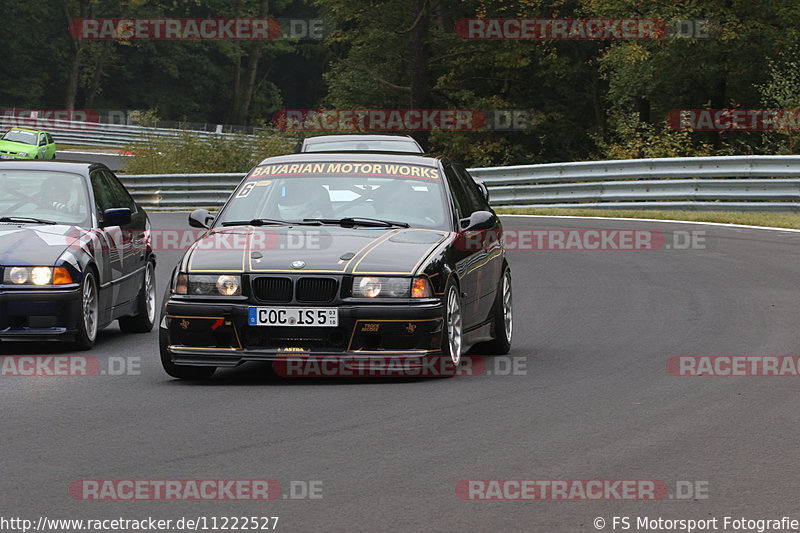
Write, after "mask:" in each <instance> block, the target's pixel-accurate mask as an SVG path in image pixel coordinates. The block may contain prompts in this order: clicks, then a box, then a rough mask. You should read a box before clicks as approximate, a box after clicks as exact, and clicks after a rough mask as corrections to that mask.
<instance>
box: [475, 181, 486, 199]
mask: <svg viewBox="0 0 800 533" xmlns="http://www.w3.org/2000/svg"><path fill="white" fill-rule="evenodd" d="M475 183H477V184H478V188H479V189H480V190H481V194H482V195H483V198H484V199H485V200H486V202H487V203H488V202H489V188H488V187H487V186H486V184H485V183H484V182H482V181H476V182H475Z"/></svg>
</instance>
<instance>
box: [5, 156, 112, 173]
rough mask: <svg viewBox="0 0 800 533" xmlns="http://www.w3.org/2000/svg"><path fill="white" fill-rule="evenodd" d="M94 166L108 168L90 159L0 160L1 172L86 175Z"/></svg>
mask: <svg viewBox="0 0 800 533" xmlns="http://www.w3.org/2000/svg"><path fill="white" fill-rule="evenodd" d="M94 168H103V169H108V167H106V166H105V165H104V164H102V163H93V162H90V161H52V160H50V161H25V160H20V159H4V160H0V172H2V171H3V170H51V171H54V172H72V173H74V174H82V175H86V174H88V173H89V171H90V170H93V169H94Z"/></svg>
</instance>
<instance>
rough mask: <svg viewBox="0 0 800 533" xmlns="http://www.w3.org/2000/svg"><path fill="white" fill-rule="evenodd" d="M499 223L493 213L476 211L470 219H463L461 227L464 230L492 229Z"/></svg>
mask: <svg viewBox="0 0 800 533" xmlns="http://www.w3.org/2000/svg"><path fill="white" fill-rule="evenodd" d="M496 222H497V218H496V217H495V216H494V213H492V212H491V211H475V212H474V213H472V214H471V215H470V217H469V218H462V219H461V227H462V228H463V229H464V230H467V231H469V230H481V229H490V228H491V227H492V226H494V225H495V223H496Z"/></svg>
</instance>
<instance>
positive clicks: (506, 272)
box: [473, 265, 514, 355]
mask: <svg viewBox="0 0 800 533" xmlns="http://www.w3.org/2000/svg"><path fill="white" fill-rule="evenodd" d="M513 303H514V302H513V298H512V291H511V269H510V268H508V265H506V266H505V267H504V268H503V275H502V277H501V278H500V286H499V287H498V290H497V298H496V299H495V301H494V309H493V311H492V314H493V315H494V333H495V339H494V340H492V341H489V342H482V343H480V344H478V345H476V346H475V349H474V350H473V351H474V352H475V353H480V354H483V355H505V354H507V353H508V351H509V350H510V349H511V336H512V334H513V332H514V320H513V316H514V309H513V307H514V306H513Z"/></svg>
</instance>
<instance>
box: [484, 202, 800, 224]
mask: <svg viewBox="0 0 800 533" xmlns="http://www.w3.org/2000/svg"><path fill="white" fill-rule="evenodd" d="M496 211H497V212H498V213H500V214H504V215H550V216H559V215H561V216H577V217H617V218H653V219H658V220H685V221H689V222H719V223H722V224H744V225H747V226H765V227H770V228H791V229H800V214H795V213H751V212H737V211H656V210H653V211H651V210H644V209H561V208H513V207H500V208H497V209H496Z"/></svg>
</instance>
